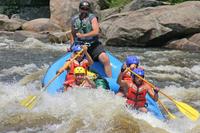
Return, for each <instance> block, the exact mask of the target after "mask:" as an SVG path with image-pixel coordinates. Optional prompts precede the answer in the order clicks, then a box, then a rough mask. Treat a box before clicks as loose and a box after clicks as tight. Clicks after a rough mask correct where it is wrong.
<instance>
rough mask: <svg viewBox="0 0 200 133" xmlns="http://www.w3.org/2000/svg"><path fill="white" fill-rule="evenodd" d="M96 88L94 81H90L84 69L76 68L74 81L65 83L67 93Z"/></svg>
mask: <svg viewBox="0 0 200 133" xmlns="http://www.w3.org/2000/svg"><path fill="white" fill-rule="evenodd" d="M79 87H84V88H89V89H91V88H96V84H95V82H94V81H92V80H90V79H89V77H88V76H87V70H85V69H84V68H83V67H76V68H75V69H74V80H67V81H65V83H64V90H65V91H67V90H69V89H72V88H79Z"/></svg>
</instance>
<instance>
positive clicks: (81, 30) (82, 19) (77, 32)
mask: <svg viewBox="0 0 200 133" xmlns="http://www.w3.org/2000/svg"><path fill="white" fill-rule="evenodd" d="M98 34H99V23H98V20H97V17H96V16H95V15H94V14H93V13H91V5H90V3H89V2H88V1H81V2H80V4H79V14H77V15H75V16H73V17H72V21H71V35H70V43H71V45H73V44H76V43H79V42H84V43H89V44H90V46H89V47H88V53H89V54H90V56H91V57H92V59H93V60H94V61H100V62H101V63H102V64H103V65H104V70H105V73H106V75H107V76H108V77H112V71H111V65H110V60H109V58H108V56H107V54H106V53H105V50H104V48H103V45H102V44H101V42H100V41H99V38H98Z"/></svg>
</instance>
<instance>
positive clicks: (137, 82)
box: [118, 68, 159, 112]
mask: <svg viewBox="0 0 200 133" xmlns="http://www.w3.org/2000/svg"><path fill="white" fill-rule="evenodd" d="M127 71H128V69H126V70H125V71H124V72H122V73H120V75H119V78H118V82H119V83H120V85H121V86H122V87H123V88H126V89H127V90H128V91H127V93H126V95H125V97H126V98H127V101H126V102H127V104H128V105H129V106H130V107H132V108H134V109H137V110H139V111H141V112H147V106H148V105H147V103H146V101H147V100H146V97H145V96H146V94H147V93H149V95H150V96H151V97H152V98H153V99H154V100H155V101H157V100H158V91H159V89H158V88H151V86H150V85H148V84H147V83H145V82H144V81H143V80H142V79H140V78H139V77H138V76H136V75H134V74H133V75H132V82H129V83H128V82H127V81H126V80H123V79H122V77H123V75H124V74H126V72H127ZM133 72H134V73H136V74H137V75H139V76H141V77H142V78H144V70H143V69H141V68H136V69H134V70H133ZM153 90H154V91H153Z"/></svg>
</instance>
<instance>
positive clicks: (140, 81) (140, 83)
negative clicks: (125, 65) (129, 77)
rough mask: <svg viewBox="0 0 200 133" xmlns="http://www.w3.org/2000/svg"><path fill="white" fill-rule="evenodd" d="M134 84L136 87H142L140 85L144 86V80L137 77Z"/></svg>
mask: <svg viewBox="0 0 200 133" xmlns="http://www.w3.org/2000/svg"><path fill="white" fill-rule="evenodd" d="M134 82H135V84H136V85H138V86H140V85H142V83H143V80H142V79H140V78H139V77H137V76H135V77H134Z"/></svg>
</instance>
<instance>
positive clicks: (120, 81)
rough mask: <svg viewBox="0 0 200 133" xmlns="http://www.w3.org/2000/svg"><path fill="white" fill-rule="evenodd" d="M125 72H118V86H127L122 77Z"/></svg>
mask: <svg viewBox="0 0 200 133" xmlns="http://www.w3.org/2000/svg"><path fill="white" fill-rule="evenodd" d="M125 72H126V71H124V72H120V73H119V76H118V78H117V83H118V84H119V86H120V87H122V88H128V84H127V82H126V81H125V80H123V79H122V77H123V74H124V73H125Z"/></svg>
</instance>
